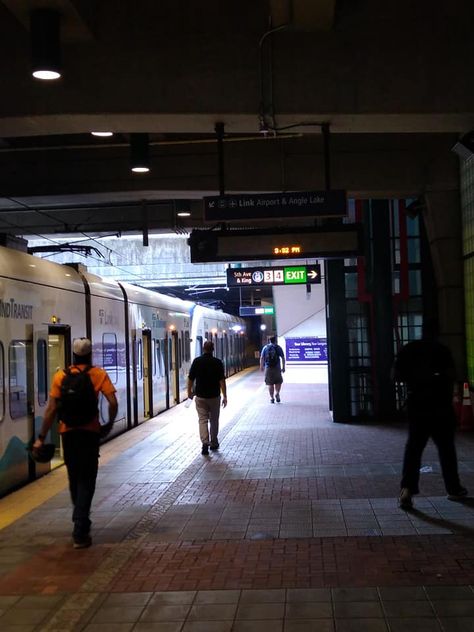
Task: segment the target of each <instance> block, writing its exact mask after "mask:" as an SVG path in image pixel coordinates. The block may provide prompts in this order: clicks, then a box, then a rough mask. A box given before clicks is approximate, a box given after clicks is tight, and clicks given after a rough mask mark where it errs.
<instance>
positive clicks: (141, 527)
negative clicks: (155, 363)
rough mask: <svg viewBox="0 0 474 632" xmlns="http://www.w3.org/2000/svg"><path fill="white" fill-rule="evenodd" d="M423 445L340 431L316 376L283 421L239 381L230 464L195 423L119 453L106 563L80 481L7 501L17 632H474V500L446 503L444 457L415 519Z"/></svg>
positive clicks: (1, 557) (113, 449)
mask: <svg viewBox="0 0 474 632" xmlns="http://www.w3.org/2000/svg"><path fill="white" fill-rule="evenodd" d="M405 439H406V429H405V428H404V426H403V425H401V424H398V425H394V424H392V425H390V424H389V425H384V424H369V425H362V424H361V425H350V424H333V423H332V422H331V421H330V417H329V413H328V410H327V394H326V387H325V386H324V385H323V384H320V383H318V379H317V376H316V375H315V373H313V372H305V373H303V372H302V370H299V369H294V368H293V369H290V370H289V371H288V372H287V373H286V380H285V384H284V387H283V391H282V403H281V404H280V405H277V404H275V405H271V404H270V403H269V400H268V396H267V393H266V391H265V389H264V387H263V386H262V374H260V373H259V372H253V371H247V372H245V373H244V374H242V375H240V376H237V377H236V378H232V379H231V380H229V406H228V408H227V409H226V410H225V411H223V413H222V429H221V433H220V440H221V450H220V451H219V452H217V453H211V455H210V456H209V457H202V456H201V455H200V451H199V440H198V431H197V421H196V413H195V411H194V410H193V409H192V408H191V409H189V410H187V409H184V407H183V406H179V407H177V408H175V409H173V410H172V411H169V412H167V413H165V414H163V415H160V416H159V417H158V418H156V419H154V420H152V421H150V422H147V423H146V424H143V425H142V426H141V427H139V428H137V429H136V430H134V431H132V432H130V433H127V434H126V435H122V436H121V437H119V438H117V439H115V440H114V441H112V442H110V443H109V444H107V445H106V446H104V447H103V448H102V456H101V469H100V476H99V482H98V489H97V493H96V497H95V502H94V512H93V516H92V518H93V539H94V545H93V547H92V548H90V549H86V550H82V551H74V550H73V549H72V548H71V542H70V531H71V523H70V513H71V511H70V504H69V498H68V493H67V490H66V477H65V472H64V468H59V469H58V470H56V471H54V472H53V473H52V474H49V475H48V476H46V477H44V478H43V479H41V480H40V481H37V482H36V483H34V484H33V485H31V486H29V487H28V488H26V489H23V490H20V491H18V492H16V493H15V494H11V495H10V496H8V497H6V498H4V499H2V500H0V528H1V527H3V528H2V529H1V530H0V630H1V631H2V632H8V631H9V630H15V631H16V632H27V631H31V632H33V631H34V632H39V631H43V630H44V631H53V630H55V631H66V630H78V631H79V630H81V631H82V630H84V631H89V632H91V631H94V630H95V631H102V632H108V631H109V630H114V631H115V630H117V631H119V632H120V631H121V630H123V631H128V630H134V631H142V632H144V631H148V630H156V631H158V632H197V631H203V632H204V631H206V632H208V631H209V632H224V631H231V630H232V631H237V632H253V631H258V632H265V631H266V630H271V631H272V632H278V631H279V630H281V631H284V632H290V631H291V632H293V631H299V632H303V631H306V630H320V631H321V632H325V631H327V630H331V631H335V632H340V631H344V632H346V631H354V632H356V631H359V630H361V631H362V630H364V632H365V631H366V632H372V631H374V632H378V631H379V630H380V631H381V630H384V631H389V630H391V631H399V630H400V631H402V630H403V631H405V630H406V631H411V630H417V632H424V631H431V630H444V631H445V632H451V631H454V630H456V631H457V630H459V631H461V630H462V631H463V632H464V631H466V632H468V631H470V630H473V631H474V592H473V590H472V589H471V585H474V539H473V537H472V536H473V533H474V500H472V501H471V499H470V498H468V499H467V500H466V501H465V502H463V503H455V502H451V501H449V500H447V499H446V496H445V493H444V489H443V485H442V480H441V477H440V474H439V465H438V463H437V458H436V453H435V450H434V448H433V447H432V446H429V447H428V449H427V450H426V452H425V458H424V463H423V472H422V479H421V487H422V491H423V494H424V495H423V496H419V497H418V498H417V499H416V508H415V510H414V511H412V512H409V513H407V512H402V511H400V510H399V509H398V508H397V504H396V496H397V492H398V485H399V472H400V467H401V457H402V453H403V446H404V442H405ZM473 448H474V437H473V436H471V435H469V434H462V435H460V436H459V440H458V454H459V459H460V469H461V472H462V478H463V483H464V484H465V485H466V486H468V487H469V488H470V489H471V490H474V449H473Z"/></svg>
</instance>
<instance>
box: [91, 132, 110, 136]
mask: <svg viewBox="0 0 474 632" xmlns="http://www.w3.org/2000/svg"><path fill="white" fill-rule="evenodd" d="M91 134H92V136H113V135H114V133H113V132H91Z"/></svg>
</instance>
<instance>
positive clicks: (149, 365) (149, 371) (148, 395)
mask: <svg viewBox="0 0 474 632" xmlns="http://www.w3.org/2000/svg"><path fill="white" fill-rule="evenodd" d="M142 342H143V415H144V417H145V418H146V419H148V418H150V417H152V411H153V358H152V343H151V331H150V330H149V329H143V330H142Z"/></svg>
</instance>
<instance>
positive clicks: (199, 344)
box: [196, 336, 202, 357]
mask: <svg viewBox="0 0 474 632" xmlns="http://www.w3.org/2000/svg"><path fill="white" fill-rule="evenodd" d="M196 341H197V348H196V357H197V356H200V355H202V336H196Z"/></svg>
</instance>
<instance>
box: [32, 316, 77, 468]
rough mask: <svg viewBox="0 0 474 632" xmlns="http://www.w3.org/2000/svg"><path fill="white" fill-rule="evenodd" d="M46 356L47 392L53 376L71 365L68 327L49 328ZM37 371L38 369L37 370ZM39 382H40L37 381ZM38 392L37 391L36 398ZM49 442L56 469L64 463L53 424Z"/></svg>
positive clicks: (53, 465)
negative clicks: (52, 444) (52, 445)
mask: <svg viewBox="0 0 474 632" xmlns="http://www.w3.org/2000/svg"><path fill="white" fill-rule="evenodd" d="M41 340H42V339H41V338H40V339H39V342H41ZM47 341H48V345H47V356H46V359H45V363H46V383H47V390H48V391H49V388H50V386H51V382H52V380H53V377H54V374H55V373H56V371H58V370H59V369H64V368H66V367H67V366H69V365H70V364H71V329H70V327H69V326H66V327H65V326H50V327H49V328H48V332H47ZM36 347H37V350H38V359H39V358H40V357H41V356H40V351H39V347H38V345H37V344H36ZM38 370H39V369H38ZM39 382H41V380H39ZM39 394H40V391H39V389H38V398H39ZM50 441H51V443H54V445H55V446H56V451H55V454H54V458H53V461H52V462H51V467H53V468H54V467H57V466H58V465H61V464H62V463H63V461H64V459H63V452H62V445H61V440H60V436H59V432H58V426H57V424H53V425H52V426H51V430H50Z"/></svg>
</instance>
